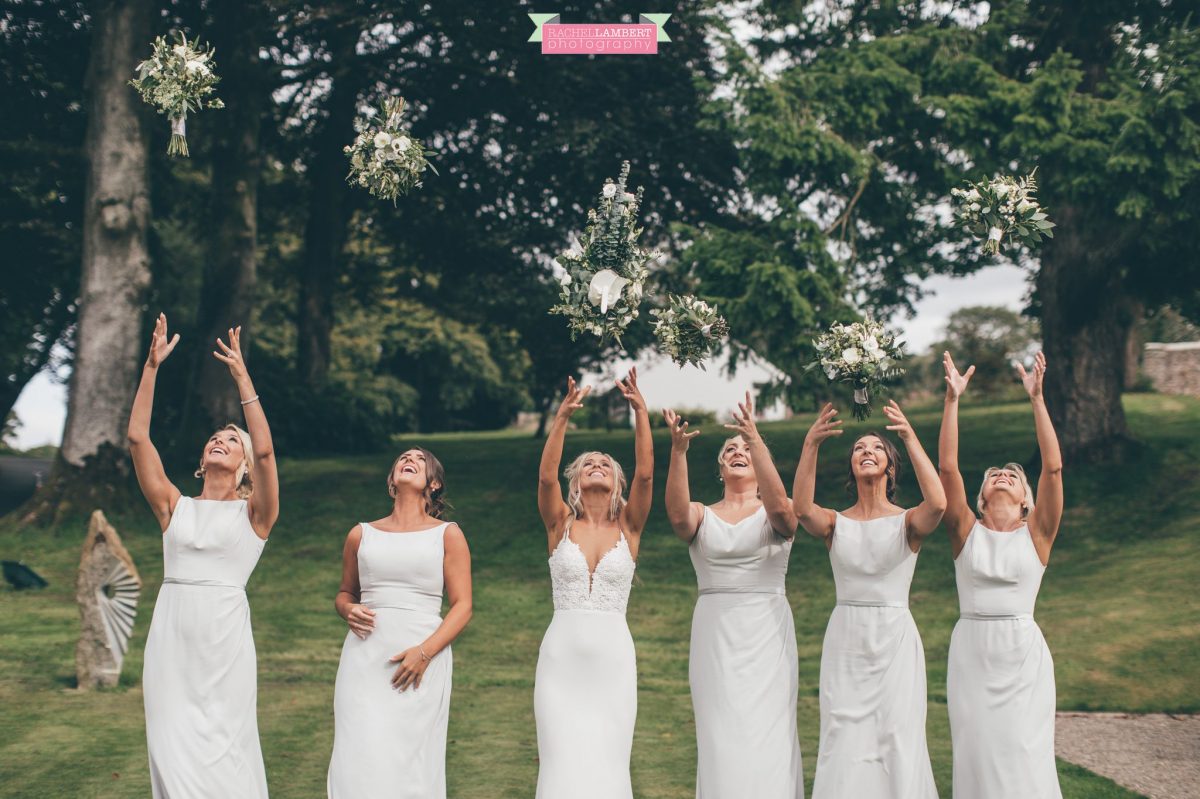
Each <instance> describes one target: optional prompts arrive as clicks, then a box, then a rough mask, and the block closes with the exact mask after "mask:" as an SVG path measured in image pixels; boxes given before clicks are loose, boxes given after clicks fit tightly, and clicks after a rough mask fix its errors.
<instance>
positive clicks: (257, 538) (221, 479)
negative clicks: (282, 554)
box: [128, 314, 279, 799]
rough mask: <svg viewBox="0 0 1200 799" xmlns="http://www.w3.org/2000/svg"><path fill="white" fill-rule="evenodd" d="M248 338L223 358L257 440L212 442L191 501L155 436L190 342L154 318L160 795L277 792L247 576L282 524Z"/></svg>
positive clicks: (142, 453)
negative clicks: (263, 737)
mask: <svg viewBox="0 0 1200 799" xmlns="http://www.w3.org/2000/svg"><path fill="white" fill-rule="evenodd" d="M241 335H242V329H241V328H240V327H237V328H232V329H230V331H229V343H228V344H226V343H225V342H224V341H221V340H220V339H217V347H218V350H214V351H213V355H214V356H215V357H216V358H217V360H219V361H221V362H222V363H224V364H225V365H226V366H228V367H229V373H230V375H231V376H232V377H233V380H234V383H235V384H236V385H237V389H238V393H239V394H240V395H241V398H242V399H241V402H242V409H243V411H242V412H243V413H244V414H245V416H246V427H247V428H248V429H249V432H246V430H243V429H242V428H240V427H238V426H237V425H234V424H229V425H226V426H224V427H222V428H221V429H220V430H218V431H217V432H215V433H213V435H212V437H211V438H209V439H208V442H207V443H206V444H205V445H204V451H203V452H202V454H201V456H200V468H199V469H197V470H196V477H197V478H199V479H201V480H203V481H204V485H203V488H202V489H201V491H200V496H198V497H187V496H183V494H182V493H181V492H180V490H179V489H178V488H176V487H175V485H174V484H173V483H172V482H171V481H170V479H169V478H168V477H167V475H166V472H165V471H164V469H163V464H162V460H161V459H160V458H159V456H158V450H157V449H155V447H154V443H153V442H152V441H151V440H150V413H151V410H152V408H153V406H154V386H155V382H156V381H157V377H158V370H159V367H160V366H162V363H163V361H165V360H166V358H167V356H169V355H170V354H171V351H172V350H173V349H175V345H176V344H177V343H178V342H179V334H178V333H176V334H175V336H174V337H173V338H172V337H170V336H169V335H168V333H167V317H166V315H165V314H159V315H158V319H157V320H156V321H155V324H154V334H153V337H152V338H151V341H150V354H149V355H148V356H147V357H146V366H145V368H144V369H143V370H142V380H141V383H140V384H139V385H138V390H137V395H136V396H135V397H134V400H133V409H132V412H131V413H130V415H129V433H128V435H129V454H130V455H131V456H132V457H133V468H134V471H135V472H136V473H137V479H138V485H139V486H141V489H142V493H143V494H144V495H145V496H146V501H147V502H149V503H150V509H151V510H152V511H154V515H155V517H156V518H157V519H158V523H159V526H160V527H161V528H162V531H163V540H162V546H163V572H164V576H163V584H162V589H161V590H160V591H159V592H158V599H157V600H156V601H155V603H154V618H153V619H152V620H151V622H150V633H149V635H148V636H147V638H146V656H145V665H144V668H143V670H142V693H143V697H144V701H145V706H146V744H147V749H148V750H149V755H150V790H151V793H152V794H153V796H154V797H155V799H168V798H171V799H174V798H175V797H190V796H238V797H247V799H266V796H267V775H266V771H265V770H264V768H263V759H262V749H261V747H260V745H259V741H258V718H257V713H258V661H257V657H256V653H255V650H254V635H253V633H252V632H251V629H250V605H249V604H248V603H247V602H246V580H247V579H249V577H250V574H251V573H252V572H253V571H254V567H255V566H256V565H257V564H258V558H259V556H260V555H261V554H262V551H263V546H264V545H265V544H266V541H267V536H268V535H270V534H271V528H272V527H274V525H275V520H276V519H277V518H278V517H279V477H278V474H277V472H276V469H275V454H274V451H273V447H272V444H271V429H270V427H268V426H267V417H266V415H265V414H264V413H263V409H262V403H260V402H259V401H258V394H257V393H255V391H254V383H252V382H251V380H250V375H249V374H248V373H247V372H246V364H245V362H244V361H243V360H242V347H241Z"/></svg>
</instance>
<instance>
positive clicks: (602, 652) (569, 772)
mask: <svg viewBox="0 0 1200 799" xmlns="http://www.w3.org/2000/svg"><path fill="white" fill-rule="evenodd" d="M634 568H635V564H634V561H633V556H632V554H631V553H630V551H629V543H628V542H627V541H626V540H625V534H624V533H622V534H621V537H620V539H619V540H618V541H617V544H616V546H614V547H613V548H612V549H611V550H609V551H608V552H606V553H605V554H604V557H602V558H601V559H600V562H599V563H597V564H596V572H595V574H593V575H591V576H590V580H589V575H588V564H587V559H586V558H585V557H584V554H583V550H581V549H580V548H579V546H578V545H577V544H576V543H575V542H574V541H572V540H571V532H570V525H569V524H568V525H567V529H566V530H565V531H564V532H563V536H562V539H561V540H560V541H559V542H558V546H557V547H555V549H554V553H553V554H552V555H551V556H550V578H551V582H552V587H553V593H554V617H553V619H551V621H550V627H549V628H548V629H547V630H546V636H545V637H544V638H543V639H542V647H541V650H540V652H539V653H538V663H537V677H536V680H535V683H534V689H533V713H534V717H535V718H536V720H537V740H538V760H539V767H538V784H537V799H632V797H633V787H632V784H631V782H630V779H629V756H630V752H631V751H632V749H633V726H634V722H635V720H636V719H637V661H636V657H635V654H634V649H633V637H632V636H631V635H630V634H629V626H628V625H627V624H626V623H625V608H626V605H627V604H628V602H629V589H630V586H631V585H632V583H633V572H634ZM589 582H590V587H589Z"/></svg>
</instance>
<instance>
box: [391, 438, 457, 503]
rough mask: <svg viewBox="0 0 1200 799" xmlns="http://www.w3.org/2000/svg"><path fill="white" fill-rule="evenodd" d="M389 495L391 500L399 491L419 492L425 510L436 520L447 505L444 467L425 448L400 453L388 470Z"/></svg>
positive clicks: (407, 493) (402, 492)
mask: <svg viewBox="0 0 1200 799" xmlns="http://www.w3.org/2000/svg"><path fill="white" fill-rule="evenodd" d="M387 489H388V496H390V497H392V498H393V499H394V498H396V497H397V496H398V495H400V494H406V495H411V494H413V493H416V494H419V495H420V496H421V497H422V499H423V501H424V503H425V512H426V513H428V514H429V515H430V516H433V517H434V518H436V519H440V518H442V513H443V512H444V511H445V510H446V508H447V507H448V505H447V503H446V499H445V493H446V469H445V467H443V466H442V462H441V461H439V460H438V459H437V456H436V455H434V454H433V453H432V452H430V451H429V450H427V449H425V448H424V447H413V448H412V449H408V450H405V451H404V452H402V453H400V457H398V458H396V460H395V462H394V463H392V470H391V471H390V472H388V479H387Z"/></svg>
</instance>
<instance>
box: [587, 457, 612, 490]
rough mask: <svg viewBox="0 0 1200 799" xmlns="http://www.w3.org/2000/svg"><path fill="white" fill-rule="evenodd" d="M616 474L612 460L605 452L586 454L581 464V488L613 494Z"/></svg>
mask: <svg viewBox="0 0 1200 799" xmlns="http://www.w3.org/2000/svg"><path fill="white" fill-rule="evenodd" d="M614 472H615V470H614V469H613V459H612V458H610V457H609V456H607V455H605V454H604V453H603V452H585V453H584V455H583V463H581V464H579V488H580V490H581V491H587V490H589V489H592V490H597V491H604V492H606V493H608V492H611V491H612V487H613V479H614V477H615V474H614Z"/></svg>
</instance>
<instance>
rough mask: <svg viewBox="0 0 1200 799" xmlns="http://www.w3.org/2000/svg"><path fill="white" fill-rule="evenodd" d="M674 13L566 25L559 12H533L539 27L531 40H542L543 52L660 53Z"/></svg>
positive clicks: (554, 53)
mask: <svg viewBox="0 0 1200 799" xmlns="http://www.w3.org/2000/svg"><path fill="white" fill-rule="evenodd" d="M670 16H671V15H670V14H641V15H640V16H639V19H638V21H637V23H622V22H606V23H600V24H573V25H564V24H563V23H561V22H559V17H558V15H557V14H530V15H529V17H530V19H532V20H533V24H534V25H535V26H536V28H537V29H536V30H535V31H534V32H533V35H532V36H530V37H529V41H531V42H541V44H542V54H543V55H656V54H657V53H658V43H659V42H669V41H671V37H670V36H668V35H667V33H666V31H664V30H663V25H664V24H665V23H666V21H667V20H668V19H669V18H670Z"/></svg>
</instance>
